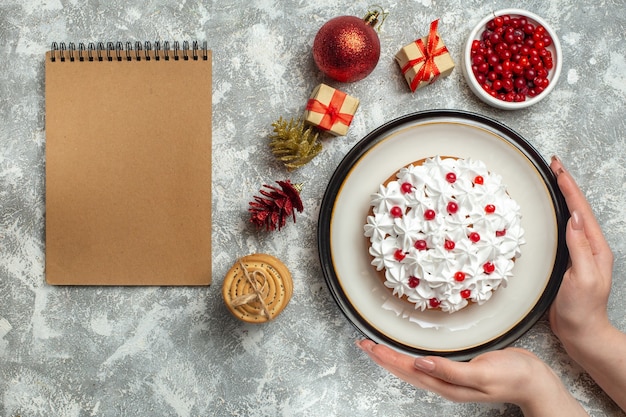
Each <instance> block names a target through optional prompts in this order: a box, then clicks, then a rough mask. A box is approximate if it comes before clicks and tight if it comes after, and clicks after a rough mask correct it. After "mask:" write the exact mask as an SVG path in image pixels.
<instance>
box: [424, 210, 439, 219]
mask: <svg viewBox="0 0 626 417" xmlns="http://www.w3.org/2000/svg"><path fill="white" fill-rule="evenodd" d="M436 216H437V213H435V210H433V209H428V210H426V211H425V212H424V219H425V220H434V218H435V217H436Z"/></svg>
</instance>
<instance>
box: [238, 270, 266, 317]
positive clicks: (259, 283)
mask: <svg viewBox="0 0 626 417" xmlns="http://www.w3.org/2000/svg"><path fill="white" fill-rule="evenodd" d="M238 262H239V267H240V268H241V271H242V272H243V275H244V277H245V278H246V281H248V283H249V284H250V287H251V288H252V292H251V293H248V294H242V295H240V296H239V297H237V298H235V299H233V300H232V302H231V305H232V306H233V307H239V306H242V305H245V304H249V303H251V302H253V301H258V302H259V304H261V310H262V311H263V314H265V316H266V317H267V318H268V319H271V318H272V315H271V313H270V310H269V308H268V307H267V304H265V300H263V290H264V289H265V288H266V286H267V279H268V278H267V275H266V274H265V272H264V271H263V270H262V269H258V268H255V269H253V270H252V271H250V270H248V268H246V266H245V265H244V263H243V262H242V261H241V259H239V261H238Z"/></svg>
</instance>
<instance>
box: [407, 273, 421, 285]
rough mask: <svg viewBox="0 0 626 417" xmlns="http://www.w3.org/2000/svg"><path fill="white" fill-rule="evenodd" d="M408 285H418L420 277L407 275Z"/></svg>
mask: <svg viewBox="0 0 626 417" xmlns="http://www.w3.org/2000/svg"><path fill="white" fill-rule="evenodd" d="M408 284H409V287H411V288H415V287H417V286H418V285H420V279H419V278H418V277H414V276H410V277H409V283H408Z"/></svg>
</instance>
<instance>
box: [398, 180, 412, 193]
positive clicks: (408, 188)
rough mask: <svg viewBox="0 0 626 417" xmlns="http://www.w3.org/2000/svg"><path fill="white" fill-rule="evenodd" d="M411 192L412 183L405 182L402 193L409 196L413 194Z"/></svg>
mask: <svg viewBox="0 0 626 417" xmlns="http://www.w3.org/2000/svg"><path fill="white" fill-rule="evenodd" d="M411 190H413V185H411V183H410V182H403V183H402V185H401V186H400V191H402V194H408V193H410V192H411Z"/></svg>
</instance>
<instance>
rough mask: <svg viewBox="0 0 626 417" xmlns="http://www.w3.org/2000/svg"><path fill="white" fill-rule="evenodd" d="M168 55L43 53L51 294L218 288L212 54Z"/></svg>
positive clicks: (177, 50)
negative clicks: (78, 288)
mask: <svg viewBox="0 0 626 417" xmlns="http://www.w3.org/2000/svg"><path fill="white" fill-rule="evenodd" d="M144 45H145V47H144ZM173 46H174V47H173V48H170V47H169V46H168V45H165V47H163V48H161V47H160V45H159V44H156V45H153V44H148V43H146V44H136V45H135V46H133V45H131V44H128V45H127V46H122V45H120V44H118V45H115V46H113V45H112V44H109V45H107V46H103V45H99V46H93V45H90V46H89V47H84V45H82V44H80V45H79V47H78V48H74V46H73V45H71V44H70V45H69V47H68V48H65V46H64V45H61V46H60V47H57V46H56V45H54V46H53V49H52V50H51V51H49V52H48V53H47V54H46V61H45V97H46V239H45V241H46V251H45V252H46V281H47V282H48V283H49V284H53V285H208V284H210V283H211V51H209V50H207V49H206V48H202V49H200V48H198V47H197V44H195V43H194V45H193V47H191V48H190V47H188V46H187V44H185V45H184V46H181V47H179V45H178V44H173Z"/></svg>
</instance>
